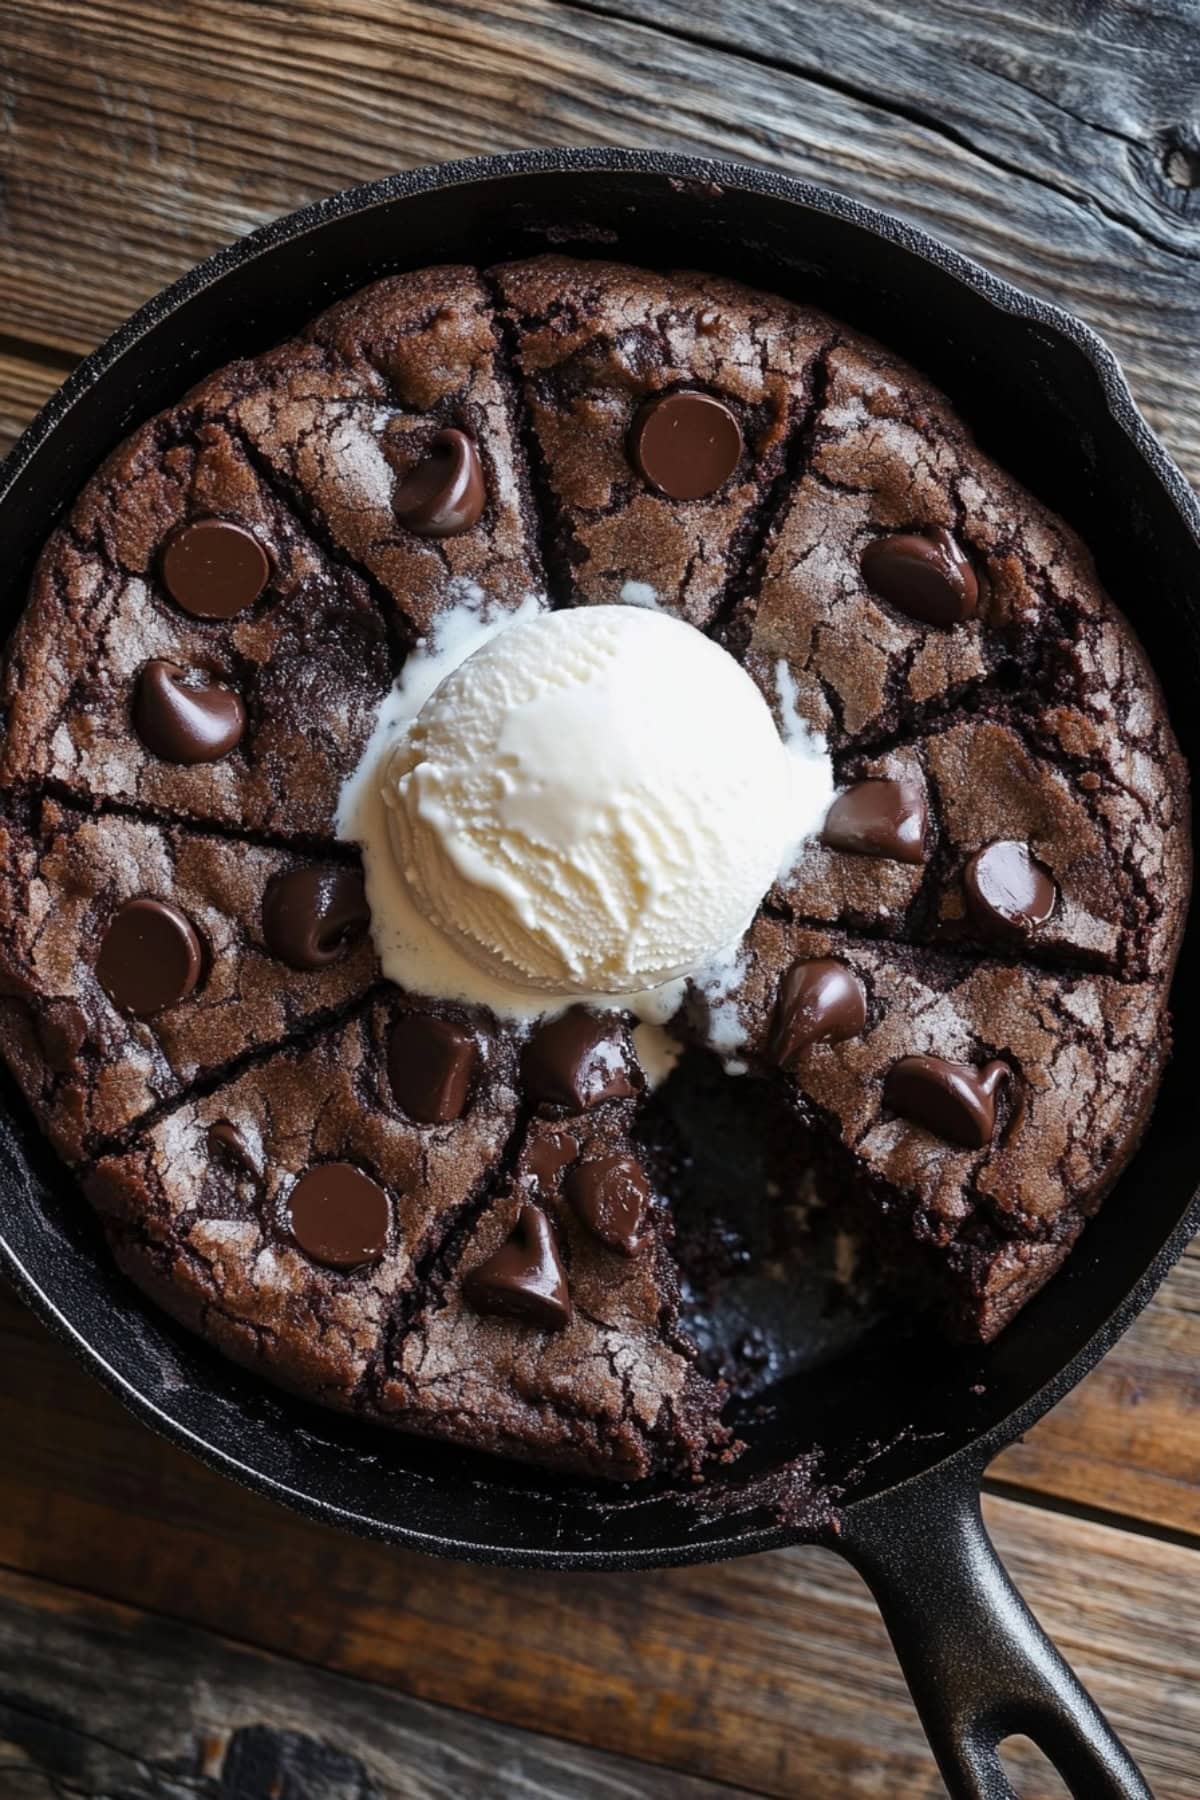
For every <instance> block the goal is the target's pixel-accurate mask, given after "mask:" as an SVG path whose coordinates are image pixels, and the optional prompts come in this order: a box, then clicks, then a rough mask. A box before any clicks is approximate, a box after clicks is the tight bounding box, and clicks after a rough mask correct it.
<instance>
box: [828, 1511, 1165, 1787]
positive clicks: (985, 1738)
mask: <svg viewBox="0 0 1200 1800" xmlns="http://www.w3.org/2000/svg"><path fill="white" fill-rule="evenodd" d="M831 1547H832V1548H835V1549H837V1550H838V1551H839V1552H840V1553H841V1554H842V1555H843V1556H845V1557H847V1559H848V1560H849V1561H850V1562H851V1563H853V1564H854V1566H855V1568H857V1570H858V1571H859V1573H860V1574H861V1575H862V1576H863V1578H864V1579H865V1581H866V1582H867V1585H868V1586H869V1587H870V1589H871V1591H872V1593H873V1594H874V1596H875V1599H876V1601H877V1602H878V1605H879V1610H880V1612H881V1613H882V1614H883V1621H884V1624H885V1625H886V1626H887V1628H888V1632H889V1634H890V1636H891V1640H892V1643H893V1644H894V1646H895V1649H896V1655H897V1656H898V1657H899V1659H900V1667H901V1669H902V1670H903V1672H904V1678H905V1680H906V1681H907V1682H908V1685H909V1688H910V1689H911V1691H912V1697H913V1700H914V1701H915V1703H916V1707H917V1711H918V1713H919V1714H920V1716H921V1723H922V1724H923V1725H924V1727H925V1733H926V1736H927V1737H928V1739H929V1742H930V1746H931V1748H932V1750H933V1753H934V1755H935V1756H936V1758H937V1762H938V1767H939V1768H940V1769H941V1772H942V1777H943V1779H944V1781H945V1783H946V1786H947V1788H948V1789H949V1792H950V1795H951V1797H952V1800H1020V1797H1019V1796H1018V1795H1017V1793H1016V1791H1015V1789H1014V1788H1013V1786H1012V1784H1011V1783H1010V1781H1009V1780H1008V1777H1007V1776H1006V1775H1005V1773H1004V1768H1003V1765H1002V1763H1001V1761H1000V1758H999V1755H998V1754H997V1746H998V1745H999V1744H1000V1743H1001V1742H1002V1741H1003V1739H1004V1738H1006V1737H1008V1736H1010V1735H1011V1734H1012V1733H1014V1732H1017V1733H1023V1734H1024V1735H1026V1736H1027V1737H1030V1738H1032V1739H1033V1741H1034V1743H1035V1744H1037V1745H1038V1747H1039V1749H1041V1750H1042V1751H1043V1752H1044V1753H1045V1755H1046V1756H1048V1757H1049V1759H1050V1761H1051V1762H1052V1763H1053V1764H1054V1767H1055V1768H1056V1769H1057V1770H1058V1772H1059V1774H1060V1775H1061V1776H1062V1777H1063V1779H1064V1780H1065V1782H1066V1783H1067V1786H1068V1787H1069V1788H1070V1790H1071V1793H1072V1794H1073V1795H1074V1796H1075V1797H1076V1800H1154V1797H1153V1795H1152V1794H1151V1791H1150V1789H1149V1787H1148V1786H1147V1784H1146V1780H1145V1777H1144V1776H1143V1775H1142V1773H1141V1771H1140V1770H1139V1769H1138V1767H1137V1764H1136V1763H1135V1762H1134V1761H1133V1758H1132V1757H1131V1756H1130V1754H1129V1752H1128V1751H1127V1750H1126V1748H1125V1746H1124V1745H1123V1744H1122V1742H1121V1740H1120V1739H1119V1738H1118V1737H1117V1735H1116V1733H1115V1732H1114V1731H1113V1729H1112V1727H1111V1726H1110V1725H1109V1723H1108V1721H1107V1720H1106V1719H1105V1717H1104V1714H1103V1713H1102V1712H1101V1711H1100V1709H1099V1707H1098V1706H1097V1705H1096V1703H1095V1701H1094V1700H1093V1699H1092V1697H1091V1695H1090V1694H1089V1693H1088V1691H1087V1689H1086V1688H1085V1687H1084V1686H1083V1684H1082V1682H1081V1681H1080V1680H1079V1679H1078V1677H1077V1676H1076V1675H1075V1673H1074V1672H1073V1670H1072V1669H1071V1668H1069V1667H1068V1665H1067V1663H1066V1662H1064V1660H1063V1658H1062V1657H1061V1656H1060V1655H1059V1653H1058V1651H1057V1650H1056V1649H1055V1648H1054V1645H1053V1644H1052V1643H1051V1642H1050V1640H1049V1638H1048V1637H1047V1636H1046V1634H1045V1632H1044V1631H1043V1630H1042V1628H1041V1626H1040V1625H1039V1624H1038V1622H1037V1620H1036V1619H1035V1618H1034V1616H1033V1614H1032V1613H1031V1612H1030V1610H1029V1608H1028V1607H1027V1606H1026V1604H1025V1602H1024V1600H1023V1599H1022V1598H1021V1596H1020V1594H1019V1593H1018V1592H1017V1589H1016V1588H1015V1586H1014V1585H1013V1582H1012V1580H1011V1578H1010V1576H1009V1574H1008V1572H1007V1570H1006V1569H1005V1567H1004V1565H1003V1563H1002V1562H1001V1561H1000V1558H999V1557H998V1556H997V1554H996V1551H995V1549H994V1547H993V1545H992V1540H991V1539H990V1538H989V1536H988V1534H987V1529H986V1527H985V1525H984V1523H983V1516H982V1514H981V1512H980V1509H979V1484H978V1480H977V1479H976V1478H970V1479H968V1480H967V1481H966V1482H965V1483H964V1482H963V1479H962V1477H961V1476H960V1477H959V1479H958V1481H957V1483H945V1482H943V1483H934V1484H933V1485H931V1484H930V1482H929V1480H928V1478H926V1479H925V1480H924V1481H921V1480H916V1481H911V1482H907V1483H905V1484H903V1485H902V1486H901V1487H899V1488H894V1489H892V1490H891V1492H889V1493H885V1494H881V1495H879V1496H878V1497H877V1498H875V1499H873V1500H867V1501H860V1502H858V1503H856V1504H855V1505H853V1506H852V1507H850V1508H849V1509H848V1510H847V1513H846V1515H845V1519H844V1523H843V1528H842V1534H841V1536H840V1537H839V1538H838V1539H837V1540H835V1541H834V1543H833V1544H832V1546H831Z"/></svg>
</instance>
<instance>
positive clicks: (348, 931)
mask: <svg viewBox="0 0 1200 1800" xmlns="http://www.w3.org/2000/svg"><path fill="white" fill-rule="evenodd" d="M262 923H263V936H264V937H265V938H266V940H267V948H268V950H270V952H271V954H272V956H278V957H279V958H280V960H281V961H283V962H285V963H290V964H291V966H292V968H293V969H323V968H324V967H325V966H326V964H327V963H331V962H336V961H337V959H338V958H339V957H340V956H343V955H345V953H346V951H347V950H348V949H350V947H351V946H352V945H354V944H357V943H358V942H359V940H360V939H361V938H363V937H364V936H365V935H366V931H367V927H368V926H369V925H370V923H371V914H370V910H369V908H368V906H367V896H366V893H365V892H364V889H363V879H362V875H361V874H360V873H359V871H358V870H357V869H343V868H337V867H334V866H331V865H328V864H319V865H309V866H308V867H306V868H302V869H285V870H284V871H283V872H282V873H281V874H279V875H273V876H272V877H271V879H270V881H269V882H268V883H267V891H266V893H265V894H264V895H263V908H262Z"/></svg>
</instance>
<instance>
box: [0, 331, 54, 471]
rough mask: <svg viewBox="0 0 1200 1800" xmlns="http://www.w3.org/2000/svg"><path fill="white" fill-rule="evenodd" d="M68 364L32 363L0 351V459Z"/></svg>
mask: <svg viewBox="0 0 1200 1800" xmlns="http://www.w3.org/2000/svg"><path fill="white" fill-rule="evenodd" d="M67 372H68V365H66V364H57V363H45V362H33V361H32V360H31V359H29V358H28V357H24V356H21V355H19V354H17V353H15V352H12V351H5V350H0V456H7V455H8V452H9V451H10V450H11V449H12V447H13V445H14V444H15V443H16V441H17V439H18V438H19V437H20V435H21V433H22V432H23V431H24V429H25V427H26V425H28V423H29V421H30V420H31V419H32V418H33V416H34V414H35V413H36V412H37V411H38V410H39V409H40V408H41V407H43V406H44V405H45V404H46V401H47V400H48V399H49V398H50V396H51V394H52V393H53V392H54V390H55V388H57V387H60V386H61V385H62V382H63V380H64V378H65V376H66V374H67Z"/></svg>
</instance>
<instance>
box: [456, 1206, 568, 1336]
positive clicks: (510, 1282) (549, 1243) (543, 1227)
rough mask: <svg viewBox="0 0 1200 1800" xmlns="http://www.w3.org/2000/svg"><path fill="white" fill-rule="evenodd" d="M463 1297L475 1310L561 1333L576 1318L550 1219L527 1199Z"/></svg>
mask: <svg viewBox="0 0 1200 1800" xmlns="http://www.w3.org/2000/svg"><path fill="white" fill-rule="evenodd" d="M463 1293H464V1294H465V1295H466V1297H467V1299H468V1301H469V1302H470V1304H471V1305H472V1306H473V1307H474V1308H475V1310H476V1312H481V1313H499V1314H501V1315H502V1316H504V1317H507V1318H512V1319H521V1320H523V1321H524V1322H526V1323H528V1324H531V1325H537V1326H540V1328H541V1329H542V1330H543V1331H561V1330H562V1328H563V1326H564V1325H566V1324H568V1323H569V1321H570V1317H571V1296H570V1291H569V1289H568V1287H567V1277H566V1274H565V1273H564V1271H563V1266H562V1259H561V1258H560V1256H559V1254H558V1245H557V1244H556V1243H555V1241H554V1233H553V1231H552V1230H551V1227H550V1221H549V1219H548V1218H547V1217H546V1215H545V1213H544V1212H543V1211H542V1210H541V1208H540V1207H538V1206H531V1205H530V1204H529V1203H528V1201H526V1203H525V1204H524V1205H523V1206H522V1208H521V1211H520V1214H519V1216H518V1219H517V1222H516V1224H515V1225H514V1226H513V1229H512V1231H511V1233H510V1234H509V1236H508V1238H507V1239H506V1241H505V1242H504V1243H503V1244H501V1246H500V1248H499V1250H497V1251H496V1253H495V1255H494V1256H489V1257H488V1259H487V1261H486V1262H482V1263H480V1264H479V1265H478V1267H477V1268H474V1269H472V1270H471V1272H470V1274H469V1275H468V1276H467V1277H466V1279H465V1280H464V1282H463Z"/></svg>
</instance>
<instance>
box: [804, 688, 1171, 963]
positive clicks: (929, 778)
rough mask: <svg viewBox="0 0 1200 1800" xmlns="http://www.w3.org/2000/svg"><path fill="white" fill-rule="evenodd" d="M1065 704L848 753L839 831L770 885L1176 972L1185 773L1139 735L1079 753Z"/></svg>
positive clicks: (928, 936)
mask: <svg viewBox="0 0 1200 1800" xmlns="http://www.w3.org/2000/svg"><path fill="white" fill-rule="evenodd" d="M1056 722H1057V715H1055V714H1053V713H1049V712H1047V711H1045V710H1043V711H1041V712H1038V711H1034V710H1032V709H1025V708H1023V707H1021V706H1018V705H1015V704H1014V703H1013V702H1012V701H1011V699H1009V698H1007V697H1004V698H1001V699H999V700H995V699H991V700H989V697H987V696H985V695H983V694H981V695H979V696H978V697H977V702H976V710H974V711H971V712H966V713H960V714H958V715H957V716H955V717H954V718H953V719H952V720H951V722H949V723H947V724H946V725H945V726H944V727H943V728H940V729H939V728H936V727H931V728H930V729H929V730H928V731H926V732H924V733H917V734H914V735H913V736H912V737H910V738H908V739H906V740H905V741H904V742H903V743H902V744H901V745H899V746H897V747H896V748H895V749H892V750H889V751H887V752H886V753H885V754H883V755H881V756H877V757H871V756H859V755H855V754H853V753H843V754H842V755H841V756H839V757H838V758H837V759H836V771H837V783H838V793H837V798H836V800H835V802H834V806H833V808H832V809H831V811H830V813H829V815H828V819H827V821H826V825H825V829H824V831H823V832H822V833H821V834H819V835H818V836H816V837H814V838H812V839H810V840H809V841H808V842H807V843H806V844H805V845H804V846H803V848H802V851H801V854H800V856H799V858H798V860H797V862H796V863H795V865H794V866H793V867H792V868H791V869H790V870H789V871H788V872H787V874H786V875H785V877H784V878H783V879H782V880H781V881H779V882H778V883H777V884H776V886H775V888H774V889H773V891H772V893H771V895H770V904H771V906H772V908H773V909H774V910H776V911H784V912H786V913H788V914H790V916H792V917H794V918H796V919H797V920H801V921H808V922H810V923H817V922H825V923H828V924H830V925H837V926H839V927H841V928H842V929H845V930H850V931H855V930H865V931H868V932H870V933H872V934H877V935H881V936H889V937H898V938H902V939H905V940H907V941H909V942H915V943H919V942H925V941H932V942H935V943H941V944H944V945H947V946H950V945H956V946H960V947H964V948H965V947H966V946H968V945H969V946H971V947H972V948H974V949H975V950H977V951H979V952H980V953H981V954H983V955H985V956H987V955H997V956H1003V957H1029V958H1031V959H1032V960H1034V961H1036V962H1040V963H1050V964H1059V965H1064V964H1073V965H1076V966H1080V967H1091V968H1095V969H1099V970H1103V971H1105V972H1106V973H1109V974H1114V975H1119V976H1123V977H1127V978H1130V979H1134V980H1145V979H1147V978H1149V977H1151V976H1154V975H1166V974H1169V973H1170V970H1171V967H1172V965H1173V963H1174V959H1175V953H1176V949H1177V946H1178V939H1179V929H1180V920H1181V919H1182V916H1183V909H1182V904H1181V902H1182V899H1183V897H1184V896H1185V895H1186V893H1187V887H1188V881H1189V875H1190V858H1189V852H1188V843H1187V827H1186V808H1187V789H1186V783H1183V784H1178V783H1177V779H1176V771H1175V769H1174V766H1173V761H1172V758H1171V756H1170V755H1169V754H1166V755H1163V756H1161V757H1158V758H1153V759H1151V758H1149V757H1147V758H1145V759H1142V758H1141V757H1139V756H1138V754H1137V752H1136V750H1135V748H1134V747H1133V746H1132V745H1128V744H1127V745H1126V746H1125V747H1124V748H1121V747H1117V746H1114V747H1108V746H1105V747H1104V748H1103V749H1102V750H1101V751H1099V752H1098V753H1097V754H1096V755H1094V756H1082V755H1081V756H1071V755H1070V754H1068V753H1067V751H1066V749H1065V747H1064V746H1063V745H1062V743H1061V742H1059V741H1056V738H1055V726H1056Z"/></svg>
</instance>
